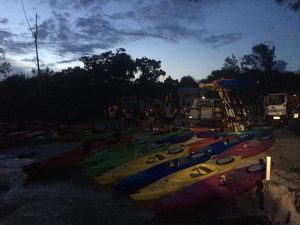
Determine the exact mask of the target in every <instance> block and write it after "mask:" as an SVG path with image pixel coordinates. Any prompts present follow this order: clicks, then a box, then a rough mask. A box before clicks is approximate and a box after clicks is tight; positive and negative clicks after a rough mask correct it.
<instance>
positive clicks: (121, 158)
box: [83, 144, 170, 177]
mask: <svg viewBox="0 0 300 225" xmlns="http://www.w3.org/2000/svg"><path fill="white" fill-rule="evenodd" d="M169 145H170V144H151V145H150V146H148V147H146V148H135V150H131V149H130V150H125V151H123V152H122V154H119V155H118V156H117V157H115V158H111V159H108V160H104V161H103V162H100V163H99V164H97V165H95V166H92V167H89V168H87V169H84V170H83V171H84V172H85V173H86V174H87V175H88V176H90V177H96V176H98V175H100V174H102V173H104V172H106V171H108V170H111V169H113V168H115V167H117V166H120V165H121V164H124V163H127V162H130V161H131V160H134V159H137V158H140V157H142V156H146V155H149V154H151V153H155V152H160V151H163V150H165V149H167V148H168V147H169Z"/></svg>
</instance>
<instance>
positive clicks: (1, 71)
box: [0, 62, 11, 77]
mask: <svg viewBox="0 0 300 225" xmlns="http://www.w3.org/2000/svg"><path fill="white" fill-rule="evenodd" d="M10 72H11V65H10V63H8V62H3V63H2V64H0V75H3V76H4V77H6V75H7V74H8V73H10Z"/></svg>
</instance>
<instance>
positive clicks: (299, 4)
mask: <svg viewBox="0 0 300 225" xmlns="http://www.w3.org/2000/svg"><path fill="white" fill-rule="evenodd" d="M275 2H277V3H278V4H279V5H282V4H284V3H287V4H288V7H289V8H290V9H292V10H294V11H300V1H299V0H275Z"/></svg>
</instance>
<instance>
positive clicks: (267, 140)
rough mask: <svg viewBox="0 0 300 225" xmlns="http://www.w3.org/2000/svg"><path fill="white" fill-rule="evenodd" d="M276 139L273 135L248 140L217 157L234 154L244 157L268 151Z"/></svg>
mask: <svg viewBox="0 0 300 225" xmlns="http://www.w3.org/2000/svg"><path fill="white" fill-rule="evenodd" d="M274 141H275V139H274V138H273V136H266V137H262V138H257V139H253V140H247V141H245V142H243V143H240V144H238V145H236V146H234V147H232V148H230V149H229V150H228V151H225V152H223V153H221V154H220V155H219V156H218V157H217V158H220V157H226V156H232V155H240V156H241V157H242V158H248V157H251V156H254V155H257V154H259V153H262V152H264V151H266V150H267V149H268V148H270V147H271V146H272V145H273V143H274Z"/></svg>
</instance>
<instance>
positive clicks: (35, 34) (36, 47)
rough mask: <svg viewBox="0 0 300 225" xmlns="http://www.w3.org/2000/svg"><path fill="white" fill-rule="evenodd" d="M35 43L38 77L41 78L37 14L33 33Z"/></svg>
mask: <svg viewBox="0 0 300 225" xmlns="http://www.w3.org/2000/svg"><path fill="white" fill-rule="evenodd" d="M32 35H33V38H34V43H35V53H36V65H37V69H38V76H40V74H41V71H40V61H39V53H38V46H37V36H38V26H37V13H36V14H35V32H34V33H32Z"/></svg>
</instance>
